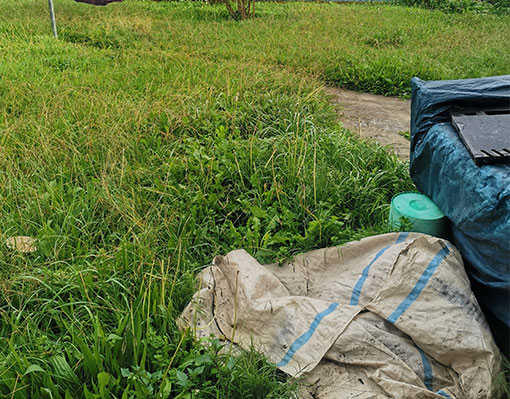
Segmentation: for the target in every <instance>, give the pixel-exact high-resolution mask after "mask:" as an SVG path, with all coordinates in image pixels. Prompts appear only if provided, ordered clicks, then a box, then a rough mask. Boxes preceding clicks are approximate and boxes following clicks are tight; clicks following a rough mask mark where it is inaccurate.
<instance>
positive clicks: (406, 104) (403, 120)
mask: <svg viewBox="0 0 510 399" xmlns="http://www.w3.org/2000/svg"><path fill="white" fill-rule="evenodd" d="M326 90H327V92H328V93H329V94H331V95H332V96H333V100H334V102H335V104H337V105H338V116H339V119H340V121H341V122H342V124H343V126H344V127H345V128H346V129H349V130H350V131H352V132H354V133H357V134H359V136H360V137H362V138H364V139H368V140H375V141H377V142H378V143H380V144H382V145H388V146H390V147H391V148H393V150H394V151H395V153H396V154H397V155H398V156H399V157H400V158H402V159H405V160H407V159H409V140H407V139H406V138H405V137H403V136H402V135H401V134H402V133H403V132H409V123H410V115H411V101H410V100H402V99H400V98H396V97H385V96H380V95H376V94H368V93H357V92H354V91H350V90H343V89H338V88H335V87H328V88H327V89H326Z"/></svg>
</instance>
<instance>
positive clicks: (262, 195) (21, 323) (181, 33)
mask: <svg viewBox="0 0 510 399" xmlns="http://www.w3.org/2000/svg"><path fill="white" fill-rule="evenodd" d="M2 8H3V9H2V14H1V15H0V32H1V33H0V53H1V58H0V76H1V79H0V104H1V106H0V132H1V134H0V148H1V152H0V182H1V185H0V397H1V398H13V399H25V398H55V399H57V398H64V399H69V398H73V399H75V398H86V399H89V398H123V399H127V398H130V399H131V398H243V399H249V398H292V397H295V391H296V382H295V381H288V380H286V378H285V376H283V375H282V374H281V373H280V372H279V371H278V370H277V369H276V368H275V367H274V366H272V365H270V364H268V363H267V362H266V361H265V360H264V359H263V358H261V356H260V355H258V354H257V352H256V349H257V348H254V349H253V350H252V351H249V352H246V353H243V354H241V355H240V356H235V357H233V356H229V355H228V353H227V354H226V353H225V352H224V351H222V350H221V348H220V347H221V344H220V343H218V342H215V341H212V342H211V343H210V344H209V345H208V346H203V345H201V344H200V343H197V342H195V341H194V340H193V339H192V338H191V337H190V336H189V335H188V334H186V333H181V332H180V331H179V330H178V329H177V327H176V324H175V319H176V317H177V316H178V314H179V313H180V311H181V310H182V309H183V307H184V306H185V305H186V303H187V302H188V301H189V299H190V298H191V295H192V293H193V291H194V289H195V288H194V276H195V275H196V273H197V272H198V271H199V270H201V268H202V267H203V266H204V265H207V264H208V263H209V262H210V261H211V259H212V257H213V256H214V255H216V254H224V253H226V252H228V251H230V250H233V249H236V248H241V247H242V248H246V249H247V250H248V251H250V252H251V253H252V254H253V255H254V256H256V257H257V258H258V259H259V260H260V261H262V262H267V261H274V260H281V259H284V258H287V257H289V256H292V255H293V254H295V253H297V252H301V251H305V250H308V249H312V248H318V247H323V246H327V245H338V244H341V243H343V242H346V241H350V240H353V239H357V238H361V237H364V236H368V235H371V234H375V233H381V232H385V231H387V229H388V228H387V226H386V217H387V211H388V204H389V201H390V199H391V197H392V196H393V195H394V194H395V193H398V192H400V191H405V190H409V189H412V183H411V181H410V179H409V177H408V174H407V166H406V165H405V164H404V163H402V162H400V161H399V160H398V159H397V158H396V157H395V156H394V155H392V154H390V153H388V151H387V150H386V149H385V148H382V147H380V146H378V145H377V144H374V143H367V142H364V141H360V140H359V139H358V138H357V137H356V136H354V135H352V134H350V133H349V132H347V131H345V130H343V129H341V128H340V127H339V126H338V124H337V122H336V121H335V118H336V117H335V112H334V110H333V109H332V108H331V105H330V104H329V101H328V98H327V96H326V94H325V92H324V91H323V89H322V86H323V81H322V80H320V79H324V78H328V79H329V80H330V81H332V82H335V83H337V84H341V85H346V86H349V87H352V88H357V89H367V90H371V91H374V92H382V93H385V94H405V93H406V92H407V91H408V78H409V77H410V76H412V75H419V76H422V77H424V78H442V77H451V78H462V77H466V76H473V75H475V76H481V75H485V74H497V73H501V72H503V70H504V69H505V68H506V66H507V63H506V62H504V59H505V57H507V56H508V49H507V47H506V44H505V42H504V41H502V40H498V37H500V38H502V37H504V36H505V35H506V34H507V33H508V30H509V25H508V24H506V22H508V20H505V19H498V18H496V17H489V16H472V15H470V16H464V15H462V16H452V18H451V19H446V18H444V17H443V14H441V13H431V12H429V11H425V10H419V9H407V8H399V7H379V6H377V7H363V6H357V5H356V6H345V7H344V6H337V5H334V6H333V5H331V6H330V5H325V6H324V7H323V6H322V5H313V4H292V5H281V4H261V5H260V7H259V13H260V14H259V15H258V17H257V18H255V19H253V20H250V21H244V22H242V23H238V22H235V21H230V20H229V19H228V15H226V11H224V10H223V6H222V5H219V6H218V7H209V6H207V7H204V6H203V5H200V4H188V3H172V4H170V3H165V4H163V3H153V2H143V1H129V2H128V1H126V2H125V3H122V4H116V5H111V6H108V8H93V7H89V6H86V5H83V4H74V3H73V2H69V1H63V0H62V1H60V0H55V10H56V14H57V23H58V28H59V34H60V36H59V37H60V39H59V40H54V39H53V38H52V37H51V33H50V30H49V21H48V15H47V9H46V3H45V2H40V1H35V0H26V1H18V0H5V1H4V2H3V3H2ZM319 21H320V23H319ZM371 24H372V25H374V24H375V25H374V26H375V27H374V26H370V25H371ZM399 29H400V30H399ZM395 32H396V33H395ZM473 32H477V34H478V36H477V38H478V39H476V40H475V38H474V35H473ZM326 33H328V34H326ZM446 38H447V39H448V40H447V42H446V43H447V44H448V46H446V47H447V48H448V51H443V52H438V48H439V46H440V45H442V46H445V40H446ZM446 47H445V48H446ZM411 48H412V49H413V52H412V53H410V52H409V50H410V49H411ZM409 54H411V55H409ZM466 54H467V56H466ZM470 56H471V58H470ZM16 235H29V236H32V237H34V238H36V239H37V245H38V251H36V252H35V253H33V254H20V253H16V252H13V251H11V250H9V249H8V248H7V247H6V246H4V245H3V243H4V242H5V239H6V238H8V237H11V236H16Z"/></svg>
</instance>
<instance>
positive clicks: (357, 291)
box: [350, 247, 389, 305]
mask: <svg viewBox="0 0 510 399" xmlns="http://www.w3.org/2000/svg"><path fill="white" fill-rule="evenodd" d="M388 248H389V247H385V248H383V249H381V250H380V251H379V252H377V255H375V258H374V259H372V262H370V263H369V264H368V266H367V267H365V268H364V269H363V272H361V277H360V278H359V280H358V281H357V282H356V285H355V286H354V289H353V290H352V296H351V303H350V304H351V305H357V304H358V301H359V296H360V295H361V289H362V288H363V284H365V280H366V279H367V277H368V271H369V270H370V267H371V266H372V265H373V263H374V262H375V261H376V260H377V258H379V256H381V255H382V254H383V253H384V251H386V250H387V249H388Z"/></svg>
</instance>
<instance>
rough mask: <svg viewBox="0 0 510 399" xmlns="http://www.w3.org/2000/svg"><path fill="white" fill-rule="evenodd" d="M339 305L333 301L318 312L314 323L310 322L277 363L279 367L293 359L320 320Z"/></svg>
mask: <svg viewBox="0 0 510 399" xmlns="http://www.w3.org/2000/svg"><path fill="white" fill-rule="evenodd" d="M337 307H338V303H335V302H334V303H332V304H331V305H329V306H328V308H327V309H326V310H323V311H322V312H320V313H317V315H316V316H315V318H314V319H313V321H312V324H310V327H309V328H308V330H307V331H306V332H305V333H304V334H303V335H301V336H300V337H299V338H298V339H296V340H295V341H294V343H293V344H292V345H291V346H290V348H289V350H288V351H287V353H286V354H285V356H284V357H283V359H282V360H281V361H280V362H279V363H278V364H277V365H276V366H277V367H283V366H286V365H287V364H288V363H289V362H290V361H291V359H292V356H294V354H295V353H296V351H298V350H299V349H300V348H301V347H302V346H303V345H304V344H306V343H307V342H308V340H309V339H310V338H311V337H312V335H313V333H314V332H315V330H316V329H317V327H318V326H319V324H320V322H321V321H322V319H323V318H324V317H326V316H327V315H328V314H330V313H332V312H333V311H334V310H335V309H336V308H337Z"/></svg>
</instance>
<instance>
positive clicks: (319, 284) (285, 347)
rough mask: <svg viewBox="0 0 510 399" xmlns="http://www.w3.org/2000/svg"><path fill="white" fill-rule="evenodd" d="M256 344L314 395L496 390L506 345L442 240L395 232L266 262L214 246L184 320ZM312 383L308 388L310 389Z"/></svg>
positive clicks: (453, 394) (465, 397) (203, 331)
mask: <svg viewBox="0 0 510 399" xmlns="http://www.w3.org/2000/svg"><path fill="white" fill-rule="evenodd" d="M179 323H180V326H181V327H190V328H192V329H193V331H194V333H195V334H196V335H197V336H208V335H210V334H214V335H216V336H220V337H222V338H224V339H226V340H231V341H233V342H235V343H236V344H239V345H240V346H241V347H244V348H249V347H250V346H251V345H253V346H254V347H255V348H257V349H258V350H259V351H261V352H262V353H263V354H264V355H265V356H266V357H267V358H268V359H270V360H271V361H273V362H274V363H276V364H277V365H278V367H279V368H280V369H281V370H283V371H285V372H286V373H288V374H290V375H292V376H300V375H302V374H304V375H305V378H306V381H307V382H308V386H307V388H306V389H305V390H304V391H303V393H302V395H303V397H310V398H312V397H313V398H324V399H326V398H328V399H329V398H331V399H332V398H335V399H338V398H358V399H369V398H373V399H379V398H381V399H382V398H456V399H477V398H495V397H498V396H499V395H498V393H497V392H495V388H494V384H493V380H494V378H495V377H496V375H497V374H498V373H499V371H500V364H501V357H500V354H499V351H498V349H497V347H496V345H495V344H494V341H493V338H492V336H491V333H490V331H489V329H488V327H487V323H486V321H485V319H484V316H483V314H482V312H481V311H480V308H479V306H478V303H477V301H476V299H475V297H474V296H473V294H472V293H471V290H470V286H469V281H468V279H467V277H466V274H465V272H464V268H463V264H462V259H461V256H460V254H459V253H458V252H457V250H456V249H455V248H454V247H453V246H452V245H451V244H450V243H449V242H447V241H445V240H442V239H439V238H435V237H432V236H428V235H424V234H419V233H390V234H385V235H380V236H374V237H369V238H365V239H363V240H361V241H356V242H351V243H349V244H346V245H343V246H340V247H334V248H325V249H319V250H315V251H311V252H308V253H305V254H303V255H300V256H298V257H296V258H295V259H293V260H292V261H290V262H287V263H285V264H283V265H282V266H278V265H261V264H259V263H258V262H257V261H256V260H255V259H254V258H253V257H251V256H250V255H249V254H248V253H247V252H246V251H244V250H238V251H233V252H230V253H229V254H227V255H226V256H223V257H222V256H217V257H215V258H214V261H213V266H210V267H208V268H206V269H205V270H203V271H202V273H201V274H200V278H199V290H198V292H197V293H196V294H195V296H194V297H193V300H192V301H191V302H190V304H189V305H188V306H187V308H186V309H185V310H184V312H183V314H182V315H181V318H180V320H179ZM305 391H306V392H305Z"/></svg>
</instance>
